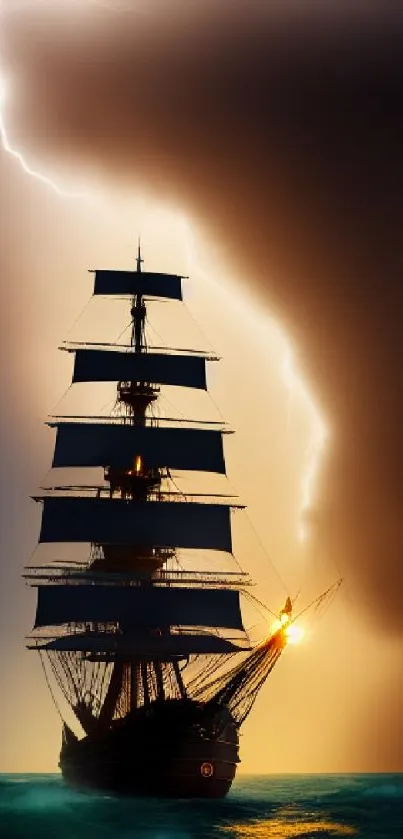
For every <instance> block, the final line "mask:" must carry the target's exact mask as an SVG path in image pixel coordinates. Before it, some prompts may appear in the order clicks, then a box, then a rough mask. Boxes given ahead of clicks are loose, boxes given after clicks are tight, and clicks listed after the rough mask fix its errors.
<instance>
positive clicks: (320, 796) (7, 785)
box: [0, 775, 403, 839]
mask: <svg viewBox="0 0 403 839" xmlns="http://www.w3.org/2000/svg"><path fill="white" fill-rule="evenodd" d="M337 836H356V837H361V838H362V839H403V775H284V776H279V775H276V776H268V775H265V776H243V777H242V776H240V777H239V778H238V780H237V781H236V783H235V784H234V786H233V788H232V790H231V792H230V794H229V795H228V796H227V798H225V799H222V800H220V801H200V800H199V801H186V800H175V801H168V800H164V801H158V800H150V799H147V800H146V799H137V800H136V799H131V800H130V799H118V798H114V797H111V796H106V795H96V794H88V793H80V792H75V791H72V790H70V789H69V788H68V787H66V786H65V784H64V782H63V781H62V779H61V777H60V776H59V775H0V837H1V839H84V837H85V839H287V837H294V839H295V837H298V838H299V839H311V837H312V839H320V837H322V839H323V837H337Z"/></svg>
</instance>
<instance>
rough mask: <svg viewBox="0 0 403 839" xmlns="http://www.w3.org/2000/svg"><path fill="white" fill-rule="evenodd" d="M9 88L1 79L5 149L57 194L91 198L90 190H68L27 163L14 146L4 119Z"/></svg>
mask: <svg viewBox="0 0 403 839" xmlns="http://www.w3.org/2000/svg"><path fill="white" fill-rule="evenodd" d="M6 95H7V89H6V84H5V82H4V81H3V80H1V79H0V142H1V146H2V148H3V150H4V151H5V152H7V154H9V155H10V156H11V157H13V158H14V159H15V160H17V162H18V163H19V165H20V167H21V169H22V170H23V171H24V172H25V173H26V174H27V175H31V177H33V178H36V180H37V181H40V182H41V183H42V184H45V186H47V187H50V189H53V190H54V192H56V193H57V195H60V196H62V197H63V198H89V193H88V192H81V191H76V190H68V189H64V188H63V187H61V186H59V184H58V183H56V181H54V180H53V179H52V178H50V177H49V176H48V175H45V174H44V173H43V172H40V171H38V170H37V169H33V168H32V166H30V164H29V163H27V161H26V159H25V157H24V155H23V154H22V153H21V152H20V151H17V149H15V148H13V146H12V145H11V142H10V140H9V138H8V133H7V129H6V125H5V120H4V112H3V109H4V103H5V101H6Z"/></svg>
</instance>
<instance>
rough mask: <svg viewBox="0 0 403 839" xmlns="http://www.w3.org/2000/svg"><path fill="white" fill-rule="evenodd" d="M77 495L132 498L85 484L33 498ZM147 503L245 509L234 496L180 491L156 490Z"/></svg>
mask: <svg viewBox="0 0 403 839" xmlns="http://www.w3.org/2000/svg"><path fill="white" fill-rule="evenodd" d="M55 494H60V495H70V494H71V495H75V496H76V497H79V498H112V497H113V498H114V499H116V500H122V502H124V501H126V502H129V503H130V501H131V499H130V497H127V498H123V499H120V496H119V494H118V493H116V494H114V495H113V496H112V495H111V491H110V489H109V487H108V486H93V485H91V486H90V485H84V484H77V485H71V484H70V485H65V486H64V485H63V486H62V485H56V486H50V487H41V495H40V496H32V497H33V498H34V500H35V501H40V500H41V498H43V497H47V496H48V495H55ZM147 501H169V502H170V503H175V501H180V502H182V503H183V502H184V501H188V502H189V501H190V502H196V503H200V504H203V503H206V504H211V503H214V504H226V505H228V506H229V507H232V508H235V509H241V510H244V509H245V505H244V504H240V503H239V501H238V500H237V497H236V496H234V495H226V494H221V493H215V492H213V493H206V492H192V493H185V492H181V491H180V490H168V491H160V490H158V489H157V490H155V491H151V492H149V494H148V495H147V498H145V499H144V503H147Z"/></svg>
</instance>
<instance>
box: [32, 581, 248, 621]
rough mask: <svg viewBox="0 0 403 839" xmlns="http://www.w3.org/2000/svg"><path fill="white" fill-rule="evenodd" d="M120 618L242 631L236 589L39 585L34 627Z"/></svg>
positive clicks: (123, 619)
mask: <svg viewBox="0 0 403 839" xmlns="http://www.w3.org/2000/svg"><path fill="white" fill-rule="evenodd" d="M85 622H96V623H111V622H118V623H119V624H120V625H121V626H124V628H125V630H129V629H131V628H133V627H146V626H148V627H169V626H172V625H175V626H215V627H226V628H228V629H237V630H241V631H243V629H244V628H243V625H242V618H241V610H240V605H239V592H238V591H228V590H225V589H212V588H201V589H197V588H193V589H186V588H177V587H169V588H165V587H162V586H128V587H125V586H117V585H115V586H111V585H109V586H108V585H95V584H93V585H59V586H55V585H53V586H40V587H39V588H38V605H37V610H36V618H35V627H39V626H54V625H57V624H64V623H85Z"/></svg>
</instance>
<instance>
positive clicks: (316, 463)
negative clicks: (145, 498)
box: [182, 218, 329, 543]
mask: <svg viewBox="0 0 403 839" xmlns="http://www.w3.org/2000/svg"><path fill="white" fill-rule="evenodd" d="M182 223H183V226H184V229H185V234H186V240H187V243H188V248H189V264H190V265H193V266H194V269H195V270H194V271H192V272H191V273H197V274H198V275H200V276H201V277H203V280H204V281H205V282H206V283H207V282H208V283H212V280H211V277H210V276H209V274H208V272H207V271H205V270H204V269H203V268H202V267H201V265H200V259H199V258H198V257H197V248H196V241H195V236H194V233H193V231H192V229H191V227H190V225H189V223H188V221H187V220H186V219H185V218H182ZM258 318H259V319H260V321H261V328H262V330H263V331H267V317H266V315H264V314H263V315H262V314H261V313H260V312H258V311H255V312H253V320H254V326H255V322H256V320H257V319H258ZM273 326H274V328H275V330H276V332H277V333H278V335H279V337H280V339H281V341H282V344H283V347H284V355H283V362H282V369H281V372H282V378H283V381H284V384H285V387H286V388H287V390H288V394H289V399H288V407H287V426H288V427H289V426H290V422H291V404H292V403H293V402H294V400H295V399H296V398H297V399H298V400H299V401H300V403H302V404H303V405H304V407H305V409H306V410H307V412H308V415H309V417H310V422H311V433H310V440H309V443H308V446H307V449H306V452H305V465H304V469H303V472H302V475H301V480H300V492H299V504H298V515H297V519H298V523H297V538H298V541H299V542H301V543H304V542H306V541H307V540H308V537H309V526H308V523H307V518H308V514H309V512H310V510H312V505H313V502H314V498H315V491H316V484H317V478H318V475H319V470H320V465H321V460H322V456H323V452H324V448H325V443H326V441H327V439H328V436H329V432H328V429H327V426H326V423H325V420H324V418H323V417H322V414H321V412H320V410H319V408H318V405H317V404H316V402H315V399H314V397H313V396H312V394H311V391H310V389H309V386H308V384H307V382H306V381H305V380H304V378H303V377H302V376H301V375H300V373H299V372H298V369H297V366H296V362H295V357H294V352H293V349H292V345H291V343H290V340H289V338H288V336H287V335H286V333H285V331H284V329H282V327H281V325H280V323H279V321H276V320H274V322H273Z"/></svg>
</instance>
